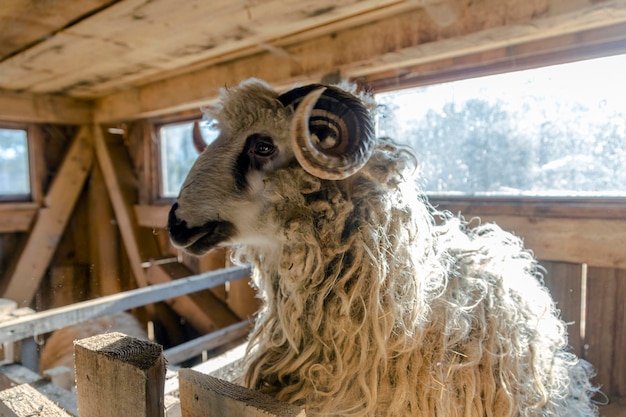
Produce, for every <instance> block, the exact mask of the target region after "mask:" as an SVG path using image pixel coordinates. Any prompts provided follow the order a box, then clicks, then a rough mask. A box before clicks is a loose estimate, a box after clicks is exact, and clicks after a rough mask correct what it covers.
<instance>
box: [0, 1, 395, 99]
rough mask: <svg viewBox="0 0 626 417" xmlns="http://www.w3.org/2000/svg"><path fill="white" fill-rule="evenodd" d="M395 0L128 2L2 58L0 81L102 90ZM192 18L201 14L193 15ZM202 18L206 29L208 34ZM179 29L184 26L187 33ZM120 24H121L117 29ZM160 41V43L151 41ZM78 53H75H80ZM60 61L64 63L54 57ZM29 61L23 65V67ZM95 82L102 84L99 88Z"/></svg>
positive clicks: (73, 91)
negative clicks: (11, 55)
mask: <svg viewBox="0 0 626 417" xmlns="http://www.w3.org/2000/svg"><path fill="white" fill-rule="evenodd" d="M399 2H400V1H399V0H317V1H316V2H302V1H301V0H267V1H263V2H253V3H251V2H249V1H246V0H235V1H233V0H214V1H212V2H204V1H188V2H184V3H177V2H172V1H154V2H149V3H146V2H145V1H144V0H125V1H123V2H118V3H116V4H114V5H113V6H111V7H109V8H108V9H106V10H104V11H102V12H100V13H98V14H96V15H94V16H92V17H90V18H89V19H85V20H84V21H81V22H78V23H76V24H75V25H72V26H71V27H68V28H66V29H64V30H62V31H60V32H58V33H57V34H56V36H54V37H53V38H50V39H47V40H44V41H42V42H41V43H39V44H37V45H34V46H33V47H32V48H30V49H28V50H26V51H24V52H23V53H21V54H20V55H19V56H16V57H9V58H8V59H5V60H4V62H2V64H1V67H2V71H3V80H1V81H0V86H2V87H4V88H9V89H14V90H17V89H24V88H29V89H30V90H31V91H39V92H41V91H44V92H51V91H55V92H58V91H64V92H66V93H67V92H70V93H71V94H73V95H76V94H81V93H82V94H83V95H85V94H87V95H91V96H93V95H94V92H96V94H98V93H99V94H101V91H102V89H103V87H108V88H109V89H110V88H111V87H113V86H116V85H117V86H119V84H120V83H121V82H125V83H128V82H136V81H138V80H140V79H141V78H144V77H146V76H150V75H154V74H156V73H158V72H159V71H163V70H168V69H173V68H178V67H180V66H182V65H187V64H191V63H194V62H197V61H198V60H200V59H205V58H208V57H214V56H220V55H223V54H224V53H226V52H228V51H229V50H239V49H242V48H248V47H251V46H256V45H259V44H264V43H266V42H269V41H271V40H273V39H276V38H280V37H282V36H285V35H287V34H289V33H292V32H302V31H305V30H307V29H310V28H315V27H319V26H323V25H325V24H327V23H329V22H333V21H336V20H340V19H342V18H345V17H349V16H352V15H359V14H362V13H365V12H368V11H370V10H372V9H374V10H375V9H378V8H380V7H382V6H385V5H389V4H395V3H399ZM197 16H206V18H205V19H198V18H197ZM207 24H208V25H210V27H211V31H210V32H207ZM180 27H185V31H184V33H182V32H181V31H180ZM122 28H123V29H122ZM154 39H159V42H154ZM77 57H80V59H77ZM59 61H63V62H64V65H58V64H57V62H59ZM24 62H27V63H28V65H23V63H24ZM97 87H100V88H97Z"/></svg>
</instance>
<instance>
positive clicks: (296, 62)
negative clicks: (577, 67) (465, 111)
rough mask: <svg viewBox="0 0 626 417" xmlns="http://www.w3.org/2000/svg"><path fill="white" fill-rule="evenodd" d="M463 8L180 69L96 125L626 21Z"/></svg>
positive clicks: (529, 7) (595, 12)
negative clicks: (260, 86)
mask: <svg viewBox="0 0 626 417" xmlns="http://www.w3.org/2000/svg"><path fill="white" fill-rule="evenodd" d="M468 4H469V5H468V6H467V9H466V10H463V11H462V13H460V14H459V16H458V18H457V19H456V20H455V21H454V22H453V23H451V24H449V25H448V26H446V27H441V26H439V25H438V24H437V23H436V22H435V21H434V20H433V19H432V18H431V17H430V15H429V12H428V11H427V10H425V9H423V8H416V9H414V10H409V11H405V12H403V13H401V14H397V15H394V16H390V17H386V18H384V19H380V20H378V21H374V22H370V23H369V24H366V25H362V26H358V27H352V28H347V29H343V30H339V31H337V32H334V33H332V34H326V35H323V36H319V37H316V38H315V39H309V40H301V41H298V42H294V43H291V44H288V43H281V44H280V45H279V46H274V48H273V49H272V50H269V51H265V52H260V53H257V54H254V55H249V56H245V57H240V58H238V59H236V60H232V61H229V62H223V63H220V64H219V65H215V63H213V62H211V63H207V64H206V66H204V67H199V66H194V69H193V70H192V71H188V72H186V73H182V70H179V71H178V72H177V73H176V74H173V75H171V76H169V77H166V78H161V79H159V80H157V81H153V82H148V83H145V84H142V85H141V86H138V87H136V88H131V89H128V90H124V91H121V92H118V93H114V94H111V95H108V96H106V97H103V98H101V99H99V100H97V101H96V107H95V109H94V111H95V119H96V120H97V121H98V122H107V121H119V120H129V119H134V118H141V117H150V116H155V115H161V114H166V113H168V112H173V111H181V110H187V109H191V108H197V107H199V106H201V105H205V104H207V103H210V102H211V100H213V99H214V98H215V97H216V96H217V92H218V89H219V88H221V87H223V86H225V85H227V86H228V85H236V84H238V83H239V82H240V81H241V80H242V79H245V78H248V77H257V78H262V79H264V80H266V81H268V82H270V83H272V84H274V85H276V86H277V87H279V88H284V87H287V86H290V85H292V84H293V83H295V82H310V81H316V82H317V81H319V80H320V79H321V78H322V77H323V75H324V74H327V73H329V72H334V71H337V70H339V71H340V72H341V75H342V76H343V77H351V78H354V77H365V76H368V75H371V74H375V73H380V72H383V71H400V72H402V69H403V68H406V67H410V66H414V65H418V64H424V63H428V62H434V61H440V60H443V59H447V58H452V57H458V56H463V55H467V54H473V53H474V54H475V53H480V52H484V51H490V50H494V49H496V48H509V47H512V46H514V45H519V44H521V43H529V42H540V41H544V40H547V39H551V38H554V37H555V36H557V35H558V36H562V35H565V34H575V33H577V32H580V31H585V30H591V29H594V28H598V27H604V26H610V25H617V24H621V23H624V22H626V2H625V1H623V0H621V1H605V2H599V3H597V4H593V5H589V4H586V2H585V3H581V2H576V1H567V2H561V4H559V7H546V6H545V3H543V2H525V3H523V4H522V2H519V7H518V8H515V10H511V9H509V8H508V6H507V3H506V2H502V1H500V0H486V1H482V2H470V3H468ZM612 39H613V38H612ZM622 39H624V37H623V36H622ZM563 40H564V41H567V39H565V38H564V39H563ZM285 42H286V41H285Z"/></svg>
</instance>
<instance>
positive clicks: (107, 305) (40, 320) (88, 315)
mask: <svg viewBox="0 0 626 417" xmlns="http://www.w3.org/2000/svg"><path fill="white" fill-rule="evenodd" d="M250 274H251V270H250V267H240V266H239V267H231V268H226V269H224V270H221V271H211V272H206V273H203V274H198V275H194V276H192V277H189V278H182V279H179V280H175V281H172V282H170V283H167V284H159V285H152V286H150V287H143V288H138V289H136V290H130V291H126V292H124V293H119V294H112V295H109V296H105V297H100V298H96V299H93V300H89V301H83V302H80V303H75V304H73V305H71V306H64V307H59V308H55V309H50V310H46V311H42V312H40V313H35V314H33V315H30V316H28V317H20V318H16V319H13V320H10V321H7V322H3V323H0V342H12V341H17V340H22V339H25V338H28V337H33V336H35V335H42V334H44V333H48V332H51V331H53V330H58V329H60V328H63V327H66V326H69V325H72V324H76V323H81V322H83V321H85V320H89V319H92V318H96V317H101V316H104V315H106V314H112V313H118V312H120V311H126V310H130V309H132V308H136V307H140V306H143V305H146V304H151V303H155V302H157V301H162V300H165V299H167V298H170V297H177V296H179V295H183V294H189V293H192V292H195V291H200V290H204V289H207V288H211V287H214V286H216V285H221V284H224V283H225V282H228V281H232V280H236V279H241V278H243V277H247V276H249V275H250Z"/></svg>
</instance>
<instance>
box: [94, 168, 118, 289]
mask: <svg viewBox="0 0 626 417" xmlns="http://www.w3.org/2000/svg"><path fill="white" fill-rule="evenodd" d="M87 204H88V205H89V212H88V216H89V250H90V256H89V257H90V261H91V270H90V272H91V273H90V279H91V280H92V283H93V285H92V294H91V296H92V297H95V296H102V295H110V294H116V293H118V292H120V291H121V290H122V286H121V279H120V278H121V274H120V262H121V259H120V252H121V251H120V237H119V233H118V231H117V227H116V225H115V215H114V213H113V208H112V207H111V200H110V199H109V194H108V192H107V188H106V185H105V183H104V176H103V175H102V170H101V169H100V166H99V165H97V164H96V165H95V166H94V168H93V170H92V173H91V178H90V181H89V189H88V191H87Z"/></svg>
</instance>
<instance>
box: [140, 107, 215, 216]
mask: <svg viewBox="0 0 626 417" xmlns="http://www.w3.org/2000/svg"><path fill="white" fill-rule="evenodd" d="M202 120H203V116H202V114H191V115H187V114H185V115H173V116H170V117H167V118H160V119H158V120H153V121H151V122H150V127H151V129H152V134H151V137H153V138H154V141H153V144H154V147H153V153H152V160H153V164H152V166H153V167H154V171H153V172H154V175H153V184H152V188H153V200H154V203H156V204H171V203H173V202H174V201H175V200H176V197H168V196H164V195H163V165H162V163H161V151H162V141H161V128H162V127H164V126H169V125H177V124H183V123H194V122H201V121H202Z"/></svg>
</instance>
